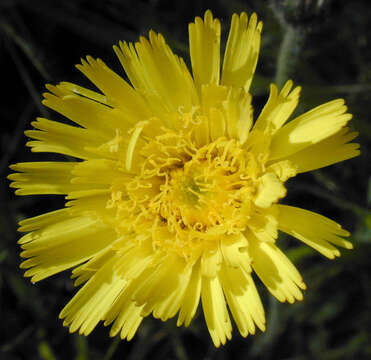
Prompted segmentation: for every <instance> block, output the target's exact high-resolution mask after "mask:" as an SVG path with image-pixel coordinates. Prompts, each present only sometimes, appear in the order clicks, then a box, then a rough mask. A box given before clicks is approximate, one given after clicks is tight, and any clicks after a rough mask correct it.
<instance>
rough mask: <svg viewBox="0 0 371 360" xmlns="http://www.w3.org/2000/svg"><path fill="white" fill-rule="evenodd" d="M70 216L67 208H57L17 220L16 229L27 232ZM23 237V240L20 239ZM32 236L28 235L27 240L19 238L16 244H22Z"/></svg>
mask: <svg viewBox="0 0 371 360" xmlns="http://www.w3.org/2000/svg"><path fill="white" fill-rule="evenodd" d="M68 218H70V212H69V209H66V208H64V209H59V210H55V211H51V212H48V213H45V214H42V215H38V216H34V217H31V218H28V219H24V220H21V221H20V222H19V226H20V228H19V229H18V231H21V232H28V231H33V230H38V229H41V228H43V227H47V226H49V225H51V224H54V223H57V222H60V221H61V220H65V219H68ZM22 239H23V240H22ZM31 240H32V238H30V237H28V239H27V240H24V238H21V239H20V240H19V241H18V244H23V243H24V242H27V241H31Z"/></svg>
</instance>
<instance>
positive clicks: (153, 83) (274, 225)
mask: <svg viewBox="0 0 371 360" xmlns="http://www.w3.org/2000/svg"><path fill="white" fill-rule="evenodd" d="M261 30H262V23H261V22H258V20H257V16H256V14H252V15H251V17H250V18H249V19H248V16H247V15H246V14H245V13H242V14H241V15H237V14H234V15H233V17H232V24H231V28H230V32H229V37H228V42H227V46H226V50H225V54H224V59H223V65H222V67H221V70H220V63H221V59H220V33H221V30H220V22H219V20H218V19H214V18H213V16H212V14H211V12H210V11H207V12H206V13H205V16H204V19H201V18H199V17H197V18H196V19H195V22H194V23H191V24H189V46H190V56H191V63H192V74H193V75H191V73H190V72H189V70H188V69H187V67H186V65H185V63H184V61H183V59H181V58H179V57H178V56H176V55H174V54H173V53H172V51H171V50H170V48H169V47H168V45H167V44H166V42H165V40H164V38H163V37H162V36H161V35H160V34H156V33H155V32H153V31H150V33H149V40H147V39H146V38H144V37H141V38H140V40H139V42H137V43H135V44H131V43H129V44H128V43H126V42H121V43H120V44H119V46H115V47H114V50H115V52H116V54H117V56H118V58H119V60H120V62H121V64H122V66H123V67H124V69H125V72H126V74H127V76H128V78H129V80H130V82H131V85H130V84H129V83H128V82H126V81H125V80H123V79H122V78H121V77H120V76H119V75H117V74H116V73H114V72H113V71H112V70H110V69H109V68H108V67H107V66H106V65H105V64H104V62H103V61H102V60H100V59H97V60H95V59H93V58H91V57H87V61H85V60H82V64H81V65H77V68H78V69H79V70H80V71H81V72H82V73H83V74H84V75H85V76H86V77H87V78H88V79H90V80H91V81H92V82H93V83H94V84H95V85H96V87H97V88H98V89H99V90H100V92H95V91H92V90H88V89H85V88H82V87H80V86H78V85H75V84H71V83H67V82H62V83H60V84H58V85H56V86H52V85H47V88H48V90H49V92H48V93H46V94H44V97H45V99H44V101H43V104H44V105H46V106H48V107H49V108H51V109H53V110H55V111H57V112H58V113H60V114H62V115H63V116H65V117H66V118H68V119H70V120H71V121H72V122H74V123H75V126H74V125H69V124H67V123H61V122H56V121H51V120H47V119H43V118H38V119H37V121H35V122H33V123H32V125H33V127H34V128H35V129H34V130H30V131H26V135H27V136H28V137H30V138H32V139H34V140H32V141H30V142H28V143H27V145H28V146H30V147H31V149H32V151H34V152H52V153H60V154H64V155H69V156H72V157H75V158H77V159H79V160H76V161H72V162H62V161H60V162H54V161H53V162H31V163H19V164H16V165H13V166H12V167H11V168H12V169H13V170H15V171H17V173H14V174H12V175H10V176H9V178H10V179H11V180H12V181H13V182H12V184H11V186H12V187H14V188H17V190H16V193H17V194H18V195H31V194H62V195H66V199H67V200H68V201H67V202H66V206H65V208H63V209H60V210H56V211H52V212H49V213H46V214H43V215H40V216H36V217H33V218H30V219H26V220H22V221H21V222H20V229H19V230H20V231H21V232H26V233H27V234H26V235H24V236H23V237H22V238H21V239H20V241H19V243H20V244H21V246H22V249H23V252H22V253H21V256H22V257H24V258H27V260H25V261H24V262H23V263H22V265H21V267H22V268H24V269H27V271H26V273H25V276H28V277H31V281H32V282H36V281H39V280H42V279H44V278H46V277H48V276H51V275H53V274H56V273H58V272H61V271H63V270H66V269H69V268H74V269H73V271H72V278H74V279H75V285H76V286H78V285H80V284H83V283H85V284H84V286H83V287H82V288H81V289H80V290H79V291H78V293H77V294H76V295H75V296H74V297H73V299H72V300H71V301H70V302H69V303H68V304H67V305H66V307H65V308H64V309H63V310H62V312H61V314H60V317H61V318H62V319H64V325H67V326H69V328H70V331H71V332H74V331H77V330H78V331H79V333H80V334H85V335H87V334H89V333H90V332H91V331H92V330H93V329H94V328H95V326H96V325H97V324H98V323H99V322H100V321H103V322H104V324H105V325H108V324H112V323H113V325H112V327H111V332H110V335H111V336H115V335H116V334H118V333H120V336H121V338H127V339H128V340H129V339H131V338H132V337H133V336H134V334H135V332H136V331H137V328H138V327H139V325H140V323H141V321H142V319H143V318H144V317H146V316H148V315H150V314H152V315H153V316H154V317H155V318H159V319H161V320H163V321H165V320H167V319H169V318H171V317H174V316H176V315H177V316H178V321H177V324H178V326H181V325H185V326H188V325H189V324H190V322H191V320H192V318H193V317H194V315H195V313H196V310H197V308H198V305H199V302H200V300H201V303H202V308H203V313H204V317H205V320H206V324H207V327H208V329H209V332H210V335H211V338H212V340H213V342H214V344H215V346H219V345H220V344H224V343H225V342H226V340H227V339H230V338H231V332H232V325H231V320H230V314H231V315H232V316H233V318H234V320H235V323H236V325H237V327H238V330H239V331H240V333H241V335H242V336H247V335H248V334H254V333H255V329H256V327H258V328H259V329H261V330H262V331H264V330H265V315H264V310H263V306H262V303H261V301H260V298H259V295H258V292H257V290H256V287H255V285H254V280H253V277H252V273H253V272H255V273H256V274H257V275H258V277H259V278H260V279H261V280H262V282H263V283H264V284H265V286H266V287H267V288H268V290H269V291H270V292H271V293H272V294H273V295H274V296H275V297H276V298H277V299H278V300H280V301H288V302H290V303H292V302H294V301H295V300H301V299H302V298H303V295H302V291H301V290H302V289H305V284H304V282H303V280H302V278H301V276H300V274H299V272H298V271H297V270H296V268H295V266H294V265H293V264H292V263H291V262H290V261H289V260H288V258H287V257H286V256H285V255H284V253H283V252H281V250H280V249H279V248H278V246H277V244H276V239H277V237H278V231H283V232H285V233H287V234H290V235H292V236H294V237H295V238H297V239H299V240H300V241H302V242H304V243H306V244H307V245H309V246H311V247H313V248H314V249H316V250H317V251H319V252H320V253H321V254H323V255H325V256H326V257H328V258H330V259H332V258H334V257H335V256H339V255H340V252H339V250H338V249H337V248H336V247H335V246H334V245H336V246H340V247H344V248H347V249H351V248H352V244H351V243H350V242H348V241H346V240H344V239H343V237H346V236H348V235H349V233H348V232H347V231H345V230H343V229H342V228H341V227H340V225H338V224H337V223H335V222H333V221H332V220H329V219H327V218H325V217H324V216H321V215H318V214H315V213H312V212H310V211H307V210H303V209H299V208H296V207H292V206H287V205H280V204H278V201H279V200H280V199H281V198H283V197H284V196H285V194H286V188H285V185H284V184H285V181H286V180H287V179H289V178H290V177H293V176H295V175H297V174H299V173H303V172H306V171H310V170H313V169H318V168H321V167H324V166H328V165H331V164H334V163H336V162H339V161H343V160H346V159H349V158H352V157H354V156H357V155H358V154H359V150H358V144H354V143H349V142H350V141H351V140H352V139H354V138H355V137H356V135H357V134H356V133H349V132H348V130H349V129H348V128H346V127H345V126H346V124H347V122H348V121H349V120H350V119H351V115H350V114H348V113H347V108H346V106H345V105H344V101H343V100H342V99H337V100H334V101H330V102H328V103H326V104H323V105H321V106H318V107H316V108H314V109H313V110H311V111H308V112H306V113H304V114H302V115H301V116H299V117H296V118H294V119H293V120H291V121H290V122H288V123H287V124H286V122H287V121H288V119H289V117H290V116H291V114H292V113H293V111H294V110H295V108H296V106H297V104H298V101H299V94H300V87H295V88H293V83H292V81H288V82H287V83H286V84H285V86H284V87H283V88H282V89H281V90H278V89H277V87H276V86H275V85H274V84H272V85H271V87H270V95H269V99H268V101H267V104H266V105H265V107H264V109H263V111H262V112H261V114H260V115H259V116H258V117H257V119H256V121H255V122H254V123H253V108H252V105H251V95H250V94H249V88H250V83H251V81H252V78H253V74H254V71H255V67H256V63H257V58H258V54H259V49H260V33H261ZM228 309H229V310H228Z"/></svg>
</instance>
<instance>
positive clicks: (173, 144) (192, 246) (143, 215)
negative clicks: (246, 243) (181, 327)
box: [116, 131, 261, 258]
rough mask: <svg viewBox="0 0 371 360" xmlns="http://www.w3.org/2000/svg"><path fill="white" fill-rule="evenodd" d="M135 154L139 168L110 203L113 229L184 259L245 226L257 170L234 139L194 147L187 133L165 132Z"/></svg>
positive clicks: (253, 162)
mask: <svg viewBox="0 0 371 360" xmlns="http://www.w3.org/2000/svg"><path fill="white" fill-rule="evenodd" d="M140 153H141V155H142V156H143V158H144V160H143V163H142V166H141V168H140V169H141V170H140V173H139V174H138V175H137V176H135V177H134V178H133V180H132V181H131V182H129V183H128V184H127V185H126V193H127V197H125V198H124V199H120V201H119V202H117V204H116V206H117V218H118V222H117V223H118V227H119V232H121V233H123V234H124V233H127V232H128V231H129V232H134V233H136V234H140V238H142V239H144V238H146V239H149V240H150V241H152V246H154V247H156V248H162V249H163V250H165V251H175V252H177V253H179V254H180V255H181V256H184V257H186V258H189V257H194V256H196V254H199V252H200V251H202V250H203V249H204V248H205V247H209V246H212V244H214V246H215V243H216V242H217V241H218V240H219V239H220V236H223V235H232V234H237V233H239V232H241V231H244V230H245V229H246V225H247V222H248V220H249V216H250V213H251V211H252V210H251V208H252V206H253V205H252V200H253V198H254V196H255V194H256V191H257V185H256V179H257V178H258V176H259V174H260V173H261V169H260V168H259V163H258V162H257V161H256V160H255V158H254V157H253V156H252V155H251V154H250V153H249V152H247V151H245V150H243V149H242V148H241V146H240V144H239V142H238V141H237V140H235V139H227V138H224V137H221V138H218V139H217V140H215V141H213V142H211V143H209V144H207V145H204V146H197V145H196V144H195V143H194V142H193V141H192V136H191V134H190V133H185V134H182V133H173V132H170V131H166V132H165V133H164V134H162V135H159V136H157V137H155V138H154V139H153V140H151V141H149V142H148V143H147V144H146V145H145V146H144V147H143V149H141V150H140ZM120 228H121V230H120Z"/></svg>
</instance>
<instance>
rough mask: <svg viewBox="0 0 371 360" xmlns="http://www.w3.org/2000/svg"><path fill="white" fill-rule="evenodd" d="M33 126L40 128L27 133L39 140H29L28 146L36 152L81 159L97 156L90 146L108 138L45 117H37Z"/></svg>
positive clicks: (97, 144)
mask: <svg viewBox="0 0 371 360" xmlns="http://www.w3.org/2000/svg"><path fill="white" fill-rule="evenodd" d="M31 124H32V126H33V127H34V128H36V129H38V130H27V131H25V135H26V136H28V137H30V138H33V139H36V140H38V141H29V142H27V144H26V145H27V146H30V147H31V148H32V151H34V152H53V153H60V154H65V155H70V156H74V157H77V158H80V159H87V158H89V157H93V158H94V157H96V155H95V154H94V153H92V152H90V151H89V150H87V147H88V146H94V145H95V146H99V145H100V144H101V142H102V141H106V138H104V137H103V138H102V135H101V134H96V132H94V131H92V130H88V129H83V128H80V127H76V126H70V125H66V124H62V123H59V122H57V121H51V120H47V119H43V118H37V121H33V122H32V123H31Z"/></svg>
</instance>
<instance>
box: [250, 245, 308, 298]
mask: <svg viewBox="0 0 371 360" xmlns="http://www.w3.org/2000/svg"><path fill="white" fill-rule="evenodd" d="M249 251H250V253H251V257H252V259H253V262H252V266H253V268H254V270H255V272H256V273H257V274H258V276H259V278H260V279H261V281H262V282H263V283H264V285H265V286H266V287H267V288H268V290H269V291H270V292H271V293H272V295H274V296H275V297H276V298H277V299H278V300H279V301H282V302H284V301H288V302H289V303H293V302H294V301H295V300H302V299H303V294H302V293H301V291H300V288H301V289H305V284H304V282H303V280H302V278H301V276H300V274H299V272H298V271H297V270H296V268H295V266H294V265H293V264H292V263H291V262H290V260H289V259H288V258H287V257H286V256H285V255H284V254H283V252H282V251H280V250H279V249H278V247H277V246H276V245H274V244H273V243H267V242H262V241H260V240H257V239H253V238H252V239H250V247H249Z"/></svg>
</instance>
